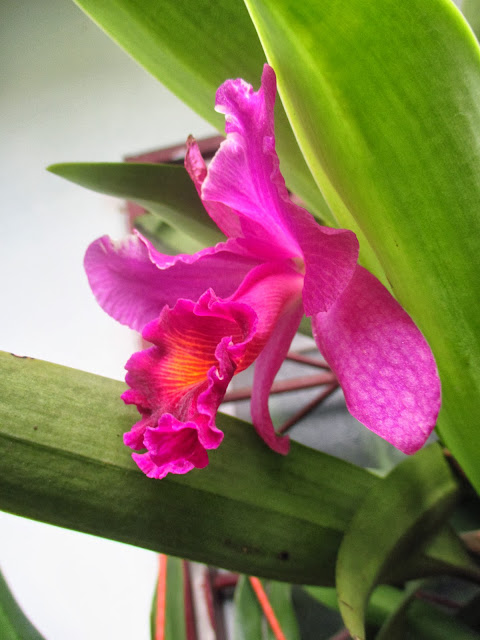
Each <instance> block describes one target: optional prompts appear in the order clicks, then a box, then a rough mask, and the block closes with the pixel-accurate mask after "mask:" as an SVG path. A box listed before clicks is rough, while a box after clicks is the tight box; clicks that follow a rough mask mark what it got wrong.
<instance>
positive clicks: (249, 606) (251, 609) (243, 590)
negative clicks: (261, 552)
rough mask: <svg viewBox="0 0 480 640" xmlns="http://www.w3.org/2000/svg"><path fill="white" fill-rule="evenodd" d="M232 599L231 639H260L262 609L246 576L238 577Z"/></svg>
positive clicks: (262, 636)
mask: <svg viewBox="0 0 480 640" xmlns="http://www.w3.org/2000/svg"><path fill="white" fill-rule="evenodd" d="M233 601H234V605H235V611H234V618H233V640H262V639H263V638H264V637H265V636H264V634H263V615H262V610H261V608H260V605H259V603H258V600H257V597H256V596H255V592H254V590H253V589H252V586H251V584H250V582H249V580H248V577H247V576H240V577H239V579H238V582H237V586H236V587H235V595H234V600H233Z"/></svg>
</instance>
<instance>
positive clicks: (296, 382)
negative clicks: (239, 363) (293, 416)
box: [223, 373, 337, 402]
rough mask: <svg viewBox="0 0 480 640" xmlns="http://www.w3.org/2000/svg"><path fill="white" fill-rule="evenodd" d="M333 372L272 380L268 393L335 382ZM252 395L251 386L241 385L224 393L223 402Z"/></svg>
mask: <svg viewBox="0 0 480 640" xmlns="http://www.w3.org/2000/svg"><path fill="white" fill-rule="evenodd" d="M336 380H337V379H336V377H335V375H334V374H333V373H319V374H316V375H313V376H301V377H300V378H290V379H289V380H278V382H274V383H273V385H272V388H271V390H270V393H271V394H272V393H287V392H289V391H299V390H300V389H311V388H312V387H319V386H321V385H323V384H331V383H332V382H336ZM251 397H252V387H241V388H240V389H233V390H232V391H229V392H228V393H226V394H225V397H224V399H223V402H237V401H238V400H248V399H249V398H251Z"/></svg>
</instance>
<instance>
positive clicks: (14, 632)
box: [0, 571, 44, 640]
mask: <svg viewBox="0 0 480 640" xmlns="http://www.w3.org/2000/svg"><path fill="white" fill-rule="evenodd" d="M0 635H1V637H2V640H44V637H43V636H42V635H41V634H40V633H39V632H38V631H37V630H36V629H35V627H34V626H33V625H32V623H31V622H30V620H28V618H27V617H26V616H25V614H24V613H23V611H22V610H21V609H20V607H19V606H18V604H17V602H16V600H15V598H14V597H13V595H12V593H11V591H10V589H9V588H8V585H7V583H6V581H5V578H4V577H3V574H2V572H1V571H0Z"/></svg>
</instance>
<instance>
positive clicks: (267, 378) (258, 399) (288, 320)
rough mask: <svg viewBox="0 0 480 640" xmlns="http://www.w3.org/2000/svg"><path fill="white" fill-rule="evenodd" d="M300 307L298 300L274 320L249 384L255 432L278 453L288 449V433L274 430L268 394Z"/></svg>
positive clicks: (296, 325) (293, 332)
mask: <svg viewBox="0 0 480 640" xmlns="http://www.w3.org/2000/svg"><path fill="white" fill-rule="evenodd" d="M302 315H303V308H302V305H301V304H300V303H299V304H297V305H294V306H292V307H291V308H290V309H289V310H288V311H287V312H286V313H284V314H283V316H282V317H281V318H280V320H279V321H278V322H277V325H276V327H275V331H274V332H273V333H272V335H271V337H270V340H269V341H268V342H267V344H266V345H265V348H264V349H263V351H262V352H261V353H260V355H259V356H258V358H257V360H256V362H255V373H254V377H253V385H252V400H251V412H252V422H253V426H254V427H255V429H256V431H257V433H258V435H259V436H260V437H261V438H262V439H263V440H264V442H265V443H266V444H268V446H269V447H270V448H271V449H273V450H274V451H277V453H282V454H284V455H285V454H287V453H288V451H289V449H290V441H289V438H288V436H280V435H278V434H277V433H276V432H275V428H274V426H273V423H272V418H271V416H270V411H269V409H268V397H269V394H270V389H271V388H272V384H273V381H274V379H275V376H276V375H277V372H278V370H279V369H280V366H281V365H282V363H283V361H284V359H285V356H286V355H287V352H288V349H289V347H290V344H291V342H292V340H293V337H294V335H295V333H296V332H297V329H298V325H299V324H300V320H301V319H302Z"/></svg>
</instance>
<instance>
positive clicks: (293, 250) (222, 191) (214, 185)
mask: <svg viewBox="0 0 480 640" xmlns="http://www.w3.org/2000/svg"><path fill="white" fill-rule="evenodd" d="M275 94H276V81H275V73H274V71H273V69H272V68H271V67H269V66H268V65H265V67H264V71H263V75H262V84H261V87H260V89H259V91H257V92H254V91H253V89H252V87H251V86H250V85H249V84H247V83H246V82H244V81H243V80H240V79H239V80H228V81H227V82H225V83H224V84H223V85H222V86H221V87H220V89H219V90H218V92H217V101H216V108H217V111H220V112H221V113H224V114H225V115H226V132H227V140H226V141H225V142H223V143H222V144H221V146H220V149H219V151H218V152H217V153H216V155H215V157H214V159H213V160H212V162H211V164H210V166H209V168H208V175H207V176H206V177H203V180H202V184H203V186H202V189H201V195H202V199H203V201H204V204H205V206H206V207H207V208H208V206H211V203H213V202H216V203H222V204H223V205H225V206H227V207H229V208H230V209H231V210H233V211H235V212H236V214H238V218H239V220H240V224H241V227H242V233H243V236H244V238H245V239H246V241H247V242H248V243H249V244H250V245H251V249H252V252H253V251H255V255H257V256H259V257H260V256H261V257H263V258H264V259H265V260H272V259H275V258H276V259H281V258H282V257H286V256H290V257H292V258H296V259H300V260H303V263H304V268H305V291H304V304H305V312H306V314H307V315H309V316H310V315H314V314H315V313H318V312H319V311H325V310H327V309H328V308H329V307H330V306H331V305H332V304H333V303H334V302H335V300H336V299H337V297H338V296H339V295H340V294H341V293H342V291H343V290H344V289H345V287H346V286H347V285H348V283H349V281H350V279H351V278H352V276H353V273H354V271H355V266H356V263H357V258H358V241H357V239H356V236H355V234H354V233H353V232H351V231H345V230H336V229H328V228H326V227H322V226H320V225H319V224H318V223H317V222H316V221H315V220H314V218H313V217H312V216H311V215H310V214H309V213H308V212H307V211H305V209H302V208H301V207H299V206H297V205H295V204H294V203H293V202H292V201H291V199H290V197H289V194H288V191H287V188H286V186H285V181H284V179H283V176H282V174H281V173H280V168H279V160H278V156H277V154H276V151H275V137H274V103H275ZM209 203H210V204H209ZM245 244H247V243H245Z"/></svg>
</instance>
